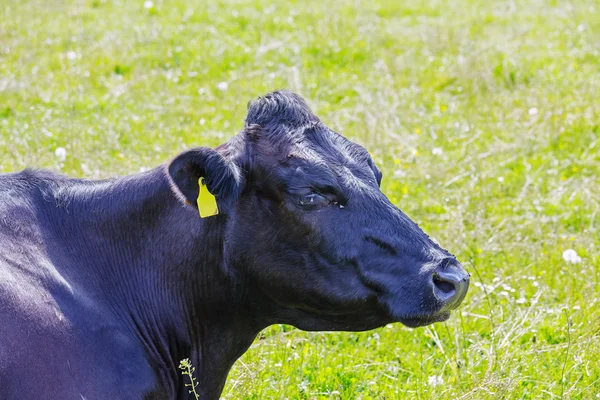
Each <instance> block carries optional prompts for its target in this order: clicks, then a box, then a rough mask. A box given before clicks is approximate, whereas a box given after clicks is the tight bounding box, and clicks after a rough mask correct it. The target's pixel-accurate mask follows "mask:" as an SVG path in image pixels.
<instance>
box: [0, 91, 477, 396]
mask: <svg viewBox="0 0 600 400" xmlns="http://www.w3.org/2000/svg"><path fill="white" fill-rule="evenodd" d="M200 177H202V178H203V179H205V181H206V182H207V183H206V184H207V189H208V190H209V191H210V193H212V194H214V195H215V196H216V199H217V201H218V205H219V210H220V213H219V214H218V215H216V216H212V217H209V218H204V219H202V218H200V216H199V215H198V209H197V206H198V205H197V204H196V201H195V198H196V197H197V196H198V191H199V186H198V182H199V178H200ZM380 180H381V173H380V172H379V170H378V169H377V168H376V167H375V166H374V163H373V161H372V160H371V158H370V156H369V155H368V153H367V152H366V151H364V149H362V148H361V147H360V146H358V145H356V144H353V143H352V142H349V141H347V140H346V139H345V138H343V137H342V136H340V135H338V134H336V133H334V132H332V131H330V130H328V128H326V127H325V126H324V125H322V124H321V123H320V121H318V119H317V118H316V117H315V116H314V115H313V114H312V113H311V112H310V111H309V110H308V107H307V106H306V104H305V103H304V102H303V101H302V100H301V99H300V98H299V97H298V96H296V95H293V94H290V93H287V92H276V93H273V94H271V95H268V96H266V97H265V98H264V99H260V100H259V101H257V102H255V103H254V104H253V105H251V106H250V109H249V113H248V116H247V119H246V127H245V129H244V130H243V131H242V132H241V133H240V134H239V135H237V136H236V137H235V138H233V139H232V140H231V141H229V142H228V143H226V144H224V145H222V146H220V147H219V148H217V149H214V150H213V149H208V148H197V149H193V150H190V151H188V152H185V153H182V154H181V155H179V156H178V157H176V158H175V159H174V160H173V161H172V162H171V163H169V164H168V165H164V166H160V167H158V168H156V169H153V170H151V171H147V172H144V173H140V174H137V175H133V176H128V177H123V178H118V179H113V180H105V181H84V180H78V179H69V178H66V177H64V176H60V175H56V174H53V173H49V172H45V171H35V170H25V171H23V172H20V173H14V174H7V175H2V176H0V399H1V400H4V399H38V398H44V399H48V400H54V399H56V400H58V399H61V400H62V399H152V398H156V399H186V398H189V396H190V394H189V393H188V388H186V386H185V383H189V382H188V381H186V378H184V377H183V376H182V375H181V373H180V372H181V371H179V370H178V365H179V362H180V361H181V360H182V359H185V358H190V359H191V361H192V363H193V365H194V367H195V368H196V379H197V382H198V387H197V392H198V393H199V394H200V397H201V398H202V399H209V400H210V399H218V398H219V395H220V393H221V391H222V388H223V386H224V384H225V380H226V377H227V373H228V371H229V369H230V368H231V366H232V365H233V363H234V362H235V360H236V359H237V358H238V357H240V356H241V355H242V354H243V353H244V351H246V350H247V348H248V347H249V346H250V344H251V343H252V341H253V339H254V337H255V336H256V335H257V333H258V332H260V330H261V329H263V328H265V327H267V326H269V325H271V324H274V323H286V324H291V325H295V326H297V327H299V328H301V329H306V330H349V331H357V330H367V329H373V328H375V327H378V326H382V325H385V324H387V323H390V322H397V321H399V322H402V323H404V324H406V325H408V326H420V325H425V324H429V323H433V322H436V321H442V320H445V319H447V318H448V316H449V311H450V310H452V309H454V308H456V307H457V306H458V304H459V303H460V302H461V301H462V299H463V298H464V295H465V293H466V289H467V286H468V276H467V275H466V273H465V272H464V271H463V270H462V267H460V264H458V262H457V261H456V260H455V258H454V257H453V256H452V255H450V254H449V253H448V252H447V251H445V250H443V249H441V248H440V247H439V246H438V245H436V244H435V243H433V242H432V241H431V240H429V238H428V237H427V235H425V234H424V233H423V232H422V231H421V230H420V229H419V228H418V227H417V226H416V225H415V224H414V223H413V222H412V221H410V220H409V219H408V218H407V217H406V216H405V215H404V214H402V213H401V212H400V211H399V210H398V209H397V208H395V207H394V206H393V205H392V204H391V203H390V202H389V201H388V200H387V198H386V197H385V196H384V195H383V194H382V193H381V192H380V191H379V187H378V186H379V181H380Z"/></svg>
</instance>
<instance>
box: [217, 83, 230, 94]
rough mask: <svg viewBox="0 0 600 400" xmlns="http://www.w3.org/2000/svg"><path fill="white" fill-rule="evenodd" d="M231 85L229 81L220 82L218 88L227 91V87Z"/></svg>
mask: <svg viewBox="0 0 600 400" xmlns="http://www.w3.org/2000/svg"><path fill="white" fill-rule="evenodd" d="M228 87H229V84H228V83H227V82H219V83H217V89H219V90H221V91H223V92H224V91H226V90H227V88H228Z"/></svg>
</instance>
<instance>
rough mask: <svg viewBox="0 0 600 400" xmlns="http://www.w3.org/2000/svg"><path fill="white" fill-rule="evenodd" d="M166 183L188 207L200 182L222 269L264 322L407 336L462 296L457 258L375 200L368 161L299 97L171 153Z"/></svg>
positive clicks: (279, 95)
mask: <svg viewBox="0 0 600 400" xmlns="http://www.w3.org/2000/svg"><path fill="white" fill-rule="evenodd" d="M169 174H170V176H171V179H172V182H173V183H174V186H175V188H176V191H177V192H178V193H179V194H180V196H181V197H182V198H183V199H184V200H185V201H186V202H187V203H188V204H190V205H192V206H195V205H196V198H197V196H198V178H199V177H201V176H202V177H205V178H206V183H207V186H208V189H209V190H210V192H211V193H213V194H215V195H216V197H217V200H218V204H219V208H220V210H221V213H222V214H225V215H226V218H227V223H226V226H227V227H226V231H225V249H224V251H225V258H226V264H227V265H228V267H229V268H233V269H234V271H235V272H236V273H238V274H241V275H242V276H243V277H244V280H245V281H246V282H249V284H251V285H252V287H253V288H256V289H257V290H258V291H259V292H260V293H261V294H262V295H263V297H264V298H265V299H268V300H267V301H268V302H270V303H271V305H272V306H273V307H272V308H271V310H273V311H272V321H271V322H273V323H275V322H278V323H289V324H293V325H295V326H297V327H299V328H301V329H306V330H365V329H372V328H375V327H378V326H381V325H384V324H387V323H389V322H394V321H399V322H402V323H404V324H405V325H407V326H411V327H415V326H421V325H426V324H430V323H433V322H436V321H443V320H446V319H447V318H448V317H449V313H450V311H451V310H453V309H455V308H456V307H458V305H459V304H460V303H461V302H462V300H463V298H464V297H465V294H466V292H467V289H468V286H469V275H468V274H467V273H466V272H465V271H464V269H463V268H462V267H461V265H460V264H459V263H458V261H457V260H456V259H455V257H454V256H453V255H451V254H450V253H448V252H447V251H446V250H444V249H442V248H440V247H439V246H438V245H437V244H436V243H434V242H433V241H432V240H431V239H429V237H428V236H427V235H426V234H425V233H424V232H423V231H422V230H421V229H420V228H419V227H418V226H417V225H416V224H415V223H414V222H413V221H411V220H410V219H409V218H408V217H407V216H406V215H405V214H404V213H402V211H400V210H399V209H398V208H396V207H395V206H394V205H393V204H392V203H391V202H390V201H389V200H388V198H387V197H386V196H385V195H384V194H383V193H382V192H381V190H380V189H379V185H380V183H381V179H382V174H381V172H380V171H379V169H378V168H377V166H376V165H375V163H374V162H373V159H372V158H371V157H370V155H369V153H368V152H367V151H366V150H365V149H364V148H362V147H361V146H359V145H357V144H355V143H353V142H351V141H349V140H347V139H346V138H344V137H343V136H341V135H339V134H337V133H335V132H333V131H332V130H330V129H329V128H327V126H325V125H324V124H323V123H322V122H321V121H320V120H319V119H318V118H317V117H316V116H315V115H314V114H313V113H312V112H311V111H310V109H309V108H308V106H307V105H306V103H305V102H304V100H303V99H302V98H300V97H299V96H298V95H295V94H293V93H290V92H283V91H282V92H274V93H271V94H268V95H266V96H265V97H264V98H260V99H258V100H256V101H254V102H253V103H251V104H250V105H249V109H248V115H247V117H246V126H245V128H244V130H243V131H242V132H240V133H239V134H238V135H237V136H236V137H234V138H233V139H231V140H230V141H229V142H227V143H225V144H224V145H222V146H220V147H218V148H217V149H214V150H213V149H208V148H198V149H194V150H190V151H188V152H185V153H183V154H181V155H179V156H178V157H177V158H176V159H175V160H174V161H173V162H172V163H171V164H170V166H169ZM217 218H223V217H217Z"/></svg>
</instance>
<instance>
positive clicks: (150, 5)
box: [144, 0, 154, 9]
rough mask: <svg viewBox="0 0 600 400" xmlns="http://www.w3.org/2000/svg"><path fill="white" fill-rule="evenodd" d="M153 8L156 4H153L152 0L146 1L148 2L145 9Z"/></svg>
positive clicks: (145, 3)
mask: <svg viewBox="0 0 600 400" xmlns="http://www.w3.org/2000/svg"><path fill="white" fill-rule="evenodd" d="M152 7H154V3H153V2H151V1H150V0H146V1H145V2H144V8H147V9H150V8H152Z"/></svg>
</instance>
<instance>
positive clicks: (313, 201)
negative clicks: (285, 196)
mask: <svg viewBox="0 0 600 400" xmlns="http://www.w3.org/2000/svg"><path fill="white" fill-rule="evenodd" d="M329 204H331V200H329V199H328V198H327V197H325V196H323V195H322V194H319V193H314V192H312V193H307V194H303V195H301V196H300V197H298V205H299V206H300V207H302V208H304V209H305V210H316V209H318V208H323V207H327V206H328V205H329Z"/></svg>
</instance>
